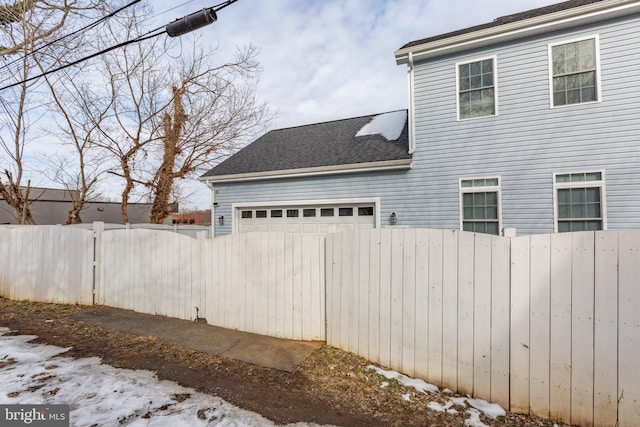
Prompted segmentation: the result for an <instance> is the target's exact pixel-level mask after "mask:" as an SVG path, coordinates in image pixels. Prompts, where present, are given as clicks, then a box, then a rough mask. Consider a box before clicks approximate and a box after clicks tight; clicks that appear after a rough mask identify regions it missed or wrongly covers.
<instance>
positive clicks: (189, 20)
mask: <svg viewBox="0 0 640 427" xmlns="http://www.w3.org/2000/svg"><path fill="white" fill-rule="evenodd" d="M139 1H140V0H136V1H134V2H132V3H137V2H139ZM237 1H238V0H227V1H225V2H222V3H219V4H217V5H215V6H213V7H211V8H208V9H203V10H202V11H200V12H195V13H192V14H190V15H186V16H185V17H183V18H181V19H178V20H176V21H173V22H172V23H169V24H168V25H166V26H165V25H162V26H160V27H158V28H156V29H153V30H151V31H149V32H147V33H145V34H143V35H141V36H138V37H136V38H134V39H130V40H127V41H124V42H122V43H118V44H116V45H113V46H110V47H108V48H106V49H103V50H101V51H99V52H96V53H93V54H91V55H88V56H85V57H82V58H80V59H78V60H76V61H73V62H70V63H68V64H65V65H61V66H59V67H56V68H53V69H51V70H47V71H45V72H43V73H41V74H38V75H36V76H32V77H29V78H26V79H24V80H22V81H19V82H16V83H12V84H9V85H6V86H3V87H0V92H1V91H3V90H5V89H10V88H12V87H15V86H18V85H21V84H24V83H28V82H30V81H33V80H36V79H39V78H40V77H44V76H47V75H49V74H52V73H55V72H58V71H61V70H64V69H65V68H69V67H72V66H74V65H78V64H79V63H81V62H84V61H87V60H89V59H92V58H95V57H96V56H100V55H103V54H105V53H107V52H111V51H112V50H115V49H119V48H121V47H124V46H127V45H130V44H133V43H138V42H142V41H145V40H149V39H152V38H154V37H158V36H159V35H161V34H164V33H169V28H170V25H172V24H175V23H178V22H180V21H181V22H184V24H185V26H184V28H178V27H172V28H173V29H174V30H175V32H174V33H173V34H174V36H179V35H183V34H186V33H188V32H189V31H193V30H195V29H197V28H200V27H202V26H204V25H207V24H210V23H211V22H214V21H215V20H216V19H217V17H216V13H215V12H217V11H219V10H221V9H224V8H225V7H227V6H229V5H231V4H233V3H235V2H237ZM127 7H128V6H127ZM119 10H122V9H119ZM212 17H213V18H214V19H211V18H212ZM203 19H205V20H206V22H204V23H203V21H202V20H203ZM162 29H164V31H160V30H162ZM169 35H171V34H169ZM172 37H173V36H172Z"/></svg>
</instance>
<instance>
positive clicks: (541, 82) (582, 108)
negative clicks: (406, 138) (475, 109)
mask: <svg viewBox="0 0 640 427" xmlns="http://www.w3.org/2000/svg"><path fill="white" fill-rule="evenodd" d="M639 21H640V19H638V18H637V17H636V18H633V19H618V20H616V21H611V22H608V23H605V24H600V25H591V26H588V27H582V28H579V29H575V30H573V31H568V32H562V33H554V34H549V35H546V36H544V37H536V38H532V39H526V40H521V41H519V42H517V43H510V44H504V45H497V46H494V47H493V48H491V49H481V50H475V51H469V52H465V53H464V54H459V55H455V56H449V57H442V58H438V59H431V60H429V61H424V62H422V63H417V64H416V65H415V91H416V94H415V115H416V147H417V149H416V152H415V153H414V155H413V162H414V170H413V171H412V175H411V180H410V181H411V182H410V183H409V185H411V183H413V184H419V186H420V187H421V188H422V191H423V197H422V199H423V201H424V203H425V205H424V206H423V209H425V210H426V211H427V212H429V213H430V215H429V216H428V217H427V218H426V219H427V220H426V221H422V222H421V224H420V226H426V227H434V228H458V227H459V216H460V213H459V198H458V182H459V178H461V177H476V176H477V177H483V176H500V177H501V182H500V183H501V190H502V226H503V227H515V228H516V229H517V230H518V233H519V234H531V233H548V232H553V230H554V209H553V172H563V171H573V170H605V173H606V213H607V225H608V228H609V229H615V228H638V227H640V216H639V215H637V212H638V210H639V208H640V185H639V184H640V174H638V173H637V164H638V159H639V158H638V154H637V153H638V148H639V146H640V144H639V138H640V107H639V106H638V102H637V99H638V97H639V95H640V87H639V86H638V85H637V84H636V83H634V76H636V75H637V70H638V68H639V67H640V55H638V54H637V52H640V38H638V34H637V28H638V24H639V23H640V22H639ZM594 35H598V36H599V39H600V45H599V48H600V72H601V81H602V102H598V103H591V104H581V105H571V106H566V107H559V108H550V105H549V103H550V101H549V97H550V94H549V69H548V44H550V43H557V42H562V41H568V40H571V39H575V38H582V37H589V36H594ZM632 53H633V54H632ZM488 55H497V85H498V114H499V115H498V116H495V117H485V118H479V119H473V120H467V121H457V120H456V96H457V95H456V82H455V76H456V72H455V64H456V63H457V62H465V61H473V60H474V59H475V58H482V57H486V56H488ZM428 195H431V197H428ZM425 196H426V197H425Z"/></svg>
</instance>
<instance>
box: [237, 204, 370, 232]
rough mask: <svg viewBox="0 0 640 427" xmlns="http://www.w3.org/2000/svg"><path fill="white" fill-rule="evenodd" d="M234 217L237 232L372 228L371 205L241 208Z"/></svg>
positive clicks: (337, 230) (331, 230)
mask: <svg viewBox="0 0 640 427" xmlns="http://www.w3.org/2000/svg"><path fill="white" fill-rule="evenodd" d="M239 211H240V212H239V214H238V215H237V216H236V218H238V221H239V225H238V228H237V229H238V231H239V232H241V233H246V232H250V231H287V232H290V233H299V232H302V233H313V234H326V233H335V232H343V231H353V230H359V229H365V230H368V229H371V228H374V227H375V217H374V212H375V207H374V206H373V205H372V204H345V203H341V204H335V205H329V204H323V205H315V206H314V205H301V206H272V207H264V206H260V207H244V208H241V209H239Z"/></svg>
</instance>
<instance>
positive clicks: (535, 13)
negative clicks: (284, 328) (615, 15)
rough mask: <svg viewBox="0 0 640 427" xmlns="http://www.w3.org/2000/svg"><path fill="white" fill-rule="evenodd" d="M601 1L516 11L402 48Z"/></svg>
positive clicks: (571, 0) (584, 0) (579, 0)
mask: <svg viewBox="0 0 640 427" xmlns="http://www.w3.org/2000/svg"><path fill="white" fill-rule="evenodd" d="M600 1H604V0H569V1H565V2H562V3H557V4H552V5H550V6H545V7H539V8H537V9H531V10H527V11H525V12H520V13H515V14H513V15H507V16H502V17H500V18H497V19H495V20H493V21H492V22H488V23H486V24H481V25H476V26H473V27H469V28H464V29H462V30H457V31H452V32H450V33H445V34H440V35H437V36H433V37H428V38H425V39H420V40H415V41H412V42H409V43H407V44H405V45H404V46H402V47H401V48H400V49H405V48H409V47H413V46H417V45H421V44H423V43H429V42H434V41H436V40H444V39H447V38H449V37H455V36H459V35H461V34H467V33H472V32H474V31H480V30H484V29H486V28H492V27H497V26H500V25H504V24H509V23H512V22H517V21H523V20H525V19H529V18H535V17H537V16H542V15H548V14H550V13H554V12H559V11H561V10H567V9H573V8H574V7H579V6H584V5H587V4H591V3H597V2H600Z"/></svg>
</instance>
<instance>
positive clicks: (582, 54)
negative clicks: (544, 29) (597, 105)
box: [549, 37, 600, 107]
mask: <svg viewBox="0 0 640 427" xmlns="http://www.w3.org/2000/svg"><path fill="white" fill-rule="evenodd" d="M597 45H598V37H592V38H588V39H584V40H577V41H572V42H569V43H562V44H555V45H550V46H549V57H550V63H551V93H552V97H551V105H552V106H553V107H558V106H562V105H570V104H580V103H584V102H594V101H598V100H599V98H600V97H599V76H598V51H597Z"/></svg>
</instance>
